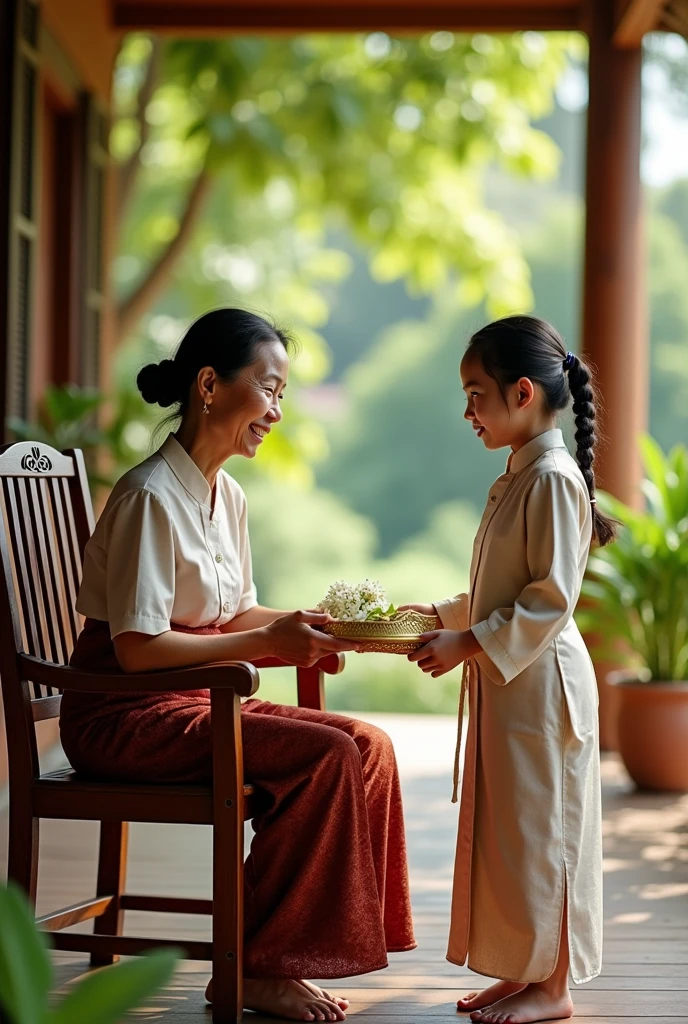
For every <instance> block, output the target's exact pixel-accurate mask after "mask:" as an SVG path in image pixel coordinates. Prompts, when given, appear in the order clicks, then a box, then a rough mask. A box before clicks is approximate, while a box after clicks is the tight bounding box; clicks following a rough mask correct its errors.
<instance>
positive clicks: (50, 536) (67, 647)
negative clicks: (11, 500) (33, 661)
mask: <svg viewBox="0 0 688 1024" xmlns="http://www.w3.org/2000/svg"><path fill="white" fill-rule="evenodd" d="M38 493H39V499H40V504H41V510H42V515H43V521H44V523H45V530H46V539H47V542H48V549H49V550H48V561H49V564H50V567H51V572H52V576H53V580H54V587H55V601H56V604H57V629H58V630H59V633H60V641H61V644H62V649H63V656H64V662H63V664H65V665H66V664H68V662H69V657H70V655H71V653H72V650H73V649H74V644H73V640H72V613H71V611H70V603H69V597H68V595H67V581H66V580H65V576H64V571H63V569H62V562H61V559H60V554H59V546H60V534H59V528H58V523H57V521H56V519H55V513H54V511H53V504H52V502H51V500H50V489H49V485H48V481H47V480H39V481H38Z"/></svg>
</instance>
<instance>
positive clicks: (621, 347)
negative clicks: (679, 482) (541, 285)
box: [583, 0, 649, 506]
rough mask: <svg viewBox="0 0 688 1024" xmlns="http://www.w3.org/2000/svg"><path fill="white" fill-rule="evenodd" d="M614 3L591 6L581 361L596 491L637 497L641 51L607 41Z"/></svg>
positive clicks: (642, 394)
mask: <svg viewBox="0 0 688 1024" xmlns="http://www.w3.org/2000/svg"><path fill="white" fill-rule="evenodd" d="M615 6H616V5H615V2H614V0H589V2H588V33H589V40H590V65H589V81H590V98H589V105H588V145H587V160H586V223H585V267H584V275H583V282H584V293H583V355H584V358H585V359H587V360H589V361H590V362H591V363H592V365H593V366H594V367H596V369H597V382H598V386H599V390H600V394H601V406H602V408H601V410H600V414H599V419H600V421H601V422H600V427H601V434H602V436H603V439H604V440H603V442H602V443H601V444H600V448H599V453H598V456H597V461H596V464H595V470H596V480H597V483H598V485H599V486H600V487H602V488H604V489H605V490H607V491H610V492H611V493H612V494H614V495H615V496H616V497H617V498H620V499H621V500H622V501H625V502H627V503H629V504H632V505H636V506H637V505H639V503H640V501H641V498H640V494H639V491H638V484H639V482H640V479H641V463H640V457H639V454H638V435H639V434H641V433H642V432H643V431H645V430H646V429H647V414H648V394H649V385H648V323H647V311H646V295H645V246H644V234H643V213H642V205H643V204H642V194H641V192H642V190H641V182H640V93H641V77H640V76H641V55H642V51H641V48H640V46H639V45H638V46H636V47H634V48H632V49H619V48H618V47H615V46H614V45H613V43H612V36H613V33H614V29H615V18H614V13H615Z"/></svg>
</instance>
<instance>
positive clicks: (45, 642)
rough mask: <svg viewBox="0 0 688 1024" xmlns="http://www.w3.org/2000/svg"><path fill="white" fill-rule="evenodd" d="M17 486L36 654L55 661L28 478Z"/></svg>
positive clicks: (19, 480)
mask: <svg viewBox="0 0 688 1024" xmlns="http://www.w3.org/2000/svg"><path fill="white" fill-rule="evenodd" d="M16 488H17V499H18V518H17V525H18V527H19V534H20V536H21V537H22V541H23V544H24V553H25V559H26V564H27V567H28V570H29V575H28V579H27V584H28V586H27V590H28V591H29V593H30V594H31V607H32V610H33V614H34V617H35V620H36V632H37V635H38V645H39V649H38V650H37V651H36V655H37V656H38V657H39V658H43V660H44V661H53V660H54V655H53V651H52V646H51V643H50V636H49V633H48V627H47V615H48V611H47V608H46V606H45V601H44V599H43V590H42V587H41V577H40V568H39V561H40V553H39V552H38V551H37V550H36V539H35V536H34V532H33V524H32V521H31V516H30V514H29V515H28V516H27V514H26V513H27V512H28V511H29V510H30V504H31V498H30V496H29V491H28V487H27V480H26V479H23V478H19V479H17V480H16Z"/></svg>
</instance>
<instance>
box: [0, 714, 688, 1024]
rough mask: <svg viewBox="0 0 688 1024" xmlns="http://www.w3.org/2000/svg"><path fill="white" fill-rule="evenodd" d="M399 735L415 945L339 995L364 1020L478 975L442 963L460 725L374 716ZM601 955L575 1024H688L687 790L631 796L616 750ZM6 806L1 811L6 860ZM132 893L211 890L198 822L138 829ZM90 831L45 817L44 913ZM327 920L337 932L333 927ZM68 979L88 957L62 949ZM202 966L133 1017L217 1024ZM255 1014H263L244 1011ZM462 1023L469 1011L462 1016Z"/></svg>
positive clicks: (340, 987) (79, 893) (73, 895)
mask: <svg viewBox="0 0 688 1024" xmlns="http://www.w3.org/2000/svg"><path fill="white" fill-rule="evenodd" d="M365 717H366V718H368V719H369V720H371V721H375V722H376V723H378V724H380V725H382V726H383V728H386V729H387V731H388V732H389V733H390V734H391V735H392V738H393V739H394V741H395V744H396V748H397V753H398V758H399V763H400V769H401V774H402V782H403V787H404V793H405V801H406V816H407V829H408V838H409V848H410V849H409V853H410V864H411V879H412V888H413V901H414V911H415V920H416V925H417V938H418V941H419V946H418V949H417V950H415V951H414V952H412V953H405V954H396V955H393V956H391V958H390V960H391V963H390V967H389V968H388V969H387V970H385V971H380V972H377V973H376V974H371V975H368V976H366V977H363V978H354V979H352V980H351V981H350V982H346V981H343V982H337V983H336V986H334V987H335V990H336V991H338V992H340V993H341V994H343V995H346V996H347V997H348V998H350V999H351V1009H350V1012H349V1015H350V1017H356V1016H358V1017H363V1018H365V1021H366V1024H390V1021H392V1020H393V1021H398V1022H400V1024H405V1022H408V1024H410V1022H411V1021H417V1020H419V1019H420V1018H426V1017H433V1018H445V1019H449V1018H454V1019H456V1013H455V999H456V997H457V995H459V994H461V993H465V992H467V991H469V990H471V989H473V988H475V987H476V984H480V983H481V979H478V978H476V977H475V976H471V975H470V972H468V971H467V970H462V969H459V968H456V967H454V966H452V965H451V964H449V963H447V961H446V960H445V959H444V953H445V942H446V935H447V923H448V907H449V899H450V886H451V874H452V862H453V853H454V840H455V830H456V813H457V812H456V808H455V807H452V805H451V804H450V802H449V796H450V790H451V783H450V771H451V763H452V757H453V741H454V736H455V723H454V721H453V720H452V719H449V718H443V717H430V716H427V717H415V716H402V715H398V716H397V715H369V716H365ZM603 780H604V835H605V956H604V970H603V974H602V976H601V977H600V978H598V979H596V980H595V981H594V982H592V983H590V984H589V985H586V986H583V987H582V988H580V989H578V990H576V991H575V992H574V1000H575V1004H576V1019H577V1020H579V1021H580V1022H581V1024H592V1022H596V1024H605V1022H609V1024H615V1022H620V1021H623V1020H630V1019H632V1018H642V1019H643V1021H644V1022H646V1024H669V1022H671V1024H677V1022H678V1021H684V1022H688V843H687V837H688V795H686V796H670V795H657V794H639V793H636V792H634V791H633V789H632V787H631V786H630V785H629V783H628V780H627V778H626V777H625V775H624V772H623V769H622V768H621V767H620V765H619V763H618V761H617V759H616V758H615V757H613V756H607V757H605V758H604V764H603ZM6 819H7V814H6V810H5V811H4V812H2V813H1V814H0V843H1V844H2V845H1V846H0V856H2V857H3V858H4V845H5V842H6V830H7V820H6ZM132 833H133V835H132V842H131V853H130V871H129V884H128V890H129V891H130V892H144V891H145V892H149V893H168V894H178V895H180V894H184V895H193V896H195V895H208V894H209V892H208V882H207V880H208V878H209V874H210V835H209V830H208V829H206V828H199V827H193V826H184V827H181V826H163V827H160V826H144V825H135V826H133V827H132ZM95 840H96V831H95V827H94V826H93V825H92V824H91V823H90V822H89V823H84V824H76V823H72V824H69V826H67V825H66V823H64V822H46V823H44V824H43V829H42V858H41V868H40V876H39V893H40V902H39V911H41V912H44V911H45V910H48V909H50V908H51V907H54V906H56V905H67V904H69V903H72V902H75V901H76V900H78V899H79V898H81V897H83V896H87V895H91V892H92V891H93V887H94V885H95V859H94V851H95ZM129 918H130V920H129V921H128V929H129V930H130V931H132V932H136V933H138V934H160V935H161V936H172V937H174V936H175V935H178V934H184V933H186V934H189V935H194V937H201V936H202V937H206V936H207V927H208V925H207V919H205V918H191V917H186V918H175V917H171V916H167V915H164V916H163V915H160V916H156V915H152V914H146V915H143V914H130V915H129ZM335 926H336V925H335V922H333V927H335ZM55 962H56V967H57V971H58V979H59V982H60V984H61V985H66V984H68V983H69V981H70V980H72V979H74V978H77V977H79V976H80V975H81V974H82V973H83V971H84V970H85V958H84V957H82V956H80V955H78V954H55ZM207 979H208V965H206V964H201V963H184V964H182V966H181V968H180V970H179V971H178V973H177V974H176V976H175V978H174V980H173V982H172V984H171V985H170V986H169V987H168V988H167V989H166V990H165V991H164V992H162V993H161V994H160V995H159V996H157V997H156V998H155V999H153V1000H151V1001H150V1002H149V1004H148V1005H147V1006H145V1007H144V1008H142V1009H140V1010H138V1011H137V1012H136V1013H135V1014H132V1015H131V1016H130V1017H129V1018H127V1019H130V1020H139V1021H164V1020H165V1019H169V1020H170V1021H172V1022H173V1024H201V1022H205V1024H209V1021H210V1014H209V1011H208V1009H207V1008H206V1007H205V1005H204V1000H203V991H204V988H205V984H206V982H207ZM246 1019H247V1020H253V1021H256V1024H259V1021H261V1020H263V1018H260V1017H258V1016H256V1015H253V1014H247V1016H246ZM464 1019H468V1018H464Z"/></svg>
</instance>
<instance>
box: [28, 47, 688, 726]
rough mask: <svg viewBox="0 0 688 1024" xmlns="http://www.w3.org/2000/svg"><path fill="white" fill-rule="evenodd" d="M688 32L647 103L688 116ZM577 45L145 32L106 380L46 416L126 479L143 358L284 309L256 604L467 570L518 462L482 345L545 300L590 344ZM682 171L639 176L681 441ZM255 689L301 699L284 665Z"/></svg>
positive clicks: (654, 396) (381, 661) (136, 436)
mask: <svg viewBox="0 0 688 1024" xmlns="http://www.w3.org/2000/svg"><path fill="white" fill-rule="evenodd" d="M687 50H688V47H686V44H685V43H684V42H683V41H682V40H680V39H679V37H675V36H673V37H672V36H667V37H662V38H661V39H660V37H648V41H647V43H646V52H645V65H646V68H645V70H646V75H645V81H646V105H647V103H648V102H650V101H651V99H652V93H653V91H654V93H655V94H656V93H657V91H659V92H660V93H662V98H663V101H664V103H665V104H668V105H671V104H672V103H673V104H675V105H676V113H677V115H678V114H680V113H681V112H683V113H685V107H684V109H683V111H681V104H684V105H685V102H686V101H685V90H684V88H683V85H684V84H685V82H684V79H685V67H686V56H687ZM585 61H586V50H585V43H584V40H583V39H582V37H580V36H577V35H565V34H545V35H543V34H540V33H533V32H526V33H521V34H517V35H513V36H485V35H473V36H458V35H453V34H452V33H449V32H436V33H434V34H432V35H427V36H423V37H421V38H416V39H413V38H405V39H403V40H401V39H393V38H390V37H389V36H387V35H385V34H383V33H379V32H378V33H373V34H371V35H367V36H366V35H359V36H323V35H321V36H307V37H296V38H293V39H280V40H277V39H267V38H263V39H251V38H241V39H223V40H213V41H203V40H189V41H168V42H165V43H163V42H161V41H160V40H157V39H155V38H151V37H148V36H143V35H136V36H130V37H128V38H127V39H126V40H125V42H124V44H123V47H122V50H121V54H120V58H119V61H118V65H117V71H116V78H115V96H116V110H117V115H118V116H117V119H116V122H115V124H114V127H113V132H112V150H113V154H114V156H115V159H116V160H117V162H118V165H119V175H120V181H119V185H120V187H119V197H118V202H119V210H118V224H119V241H118V250H117V253H116V256H115V258H114V261H113V266H112V274H113V280H114V288H115V290H116V294H117V295H118V297H119V309H118V325H117V350H116V359H115V369H114V385H113V391H112V394H111V395H109V396H89V395H86V396H83V395H82V396H81V399H80V400H81V404H82V406H83V409H82V410H81V412H79V411H78V409H77V406H78V405H79V396H78V395H74V394H72V395H71V396H70V395H64V394H62V395H60V394H57V395H55V394H53V395H52V397H51V396H50V395H49V396H48V399H49V403H48V404H49V405H50V408H47V409H46V413H45V417H44V419H43V422H42V424H41V429H43V430H44V431H47V432H48V434H50V431H51V430H52V431H53V433H54V431H55V417H57V419H58V420H59V418H60V416H62V418H63V420H66V423H67V426H66V428H65V426H64V423H63V425H62V427H61V429H62V435H61V436H63V435H64V431H65V429H66V430H67V434H66V436H68V437H70V438H71V437H72V436H73V434H74V429H72V428H73V427H74V422H73V421H74V419H75V417H76V420H77V424H76V429H77V433H78V431H79V429H80V428H81V427H83V435H84V443H85V444H86V445H87V446H88V445H89V444H90V445H103V444H105V445H106V446H107V448H108V450H109V452H110V456H111V467H112V474H111V475H110V476H111V478H113V477H116V476H118V475H119V474H120V473H121V472H123V471H124V470H125V469H126V468H128V466H130V465H133V464H134V463H135V462H137V461H140V460H141V459H142V458H145V457H146V455H147V454H148V453H149V452H150V451H151V450H153V448H154V447H155V446H156V441H157V442H159V440H160V439H159V438H157V439H156V438H155V437H154V436H153V435H152V427H153V426H154V425H155V421H156V419H160V418H161V415H160V413H159V410H158V415H157V416H156V412H155V411H154V410H153V409H151V407H148V406H145V405H144V404H143V402H142V401H141V400H140V398H139V396H138V394H137V392H136V390H135V386H134V381H135V377H136V372H137V370H138V368H139V367H140V366H141V365H143V363H145V362H147V361H150V359H151V358H156V359H159V358H163V357H165V356H167V355H168V354H169V353H170V351H171V350H173V349H174V347H175V346H176V344H177V342H178V341H179V339H180V337H181V335H182V333H183V331H184V328H185V326H186V325H187V324H188V322H189V321H190V320H191V319H193V318H194V317H195V316H198V315H199V314H200V313H202V312H204V311H205V310H207V309H208V308H211V307H213V306H217V305H221V304H223V305H224V304H227V305H229V304H236V305H241V306H245V307H249V308H251V309H254V310H257V311H259V312H260V311H266V312H268V313H269V314H271V315H272V316H274V317H276V318H277V319H278V320H279V321H281V322H283V323H286V324H287V325H288V326H290V327H291V328H292V329H293V330H294V332H295V334H296V335H297V336H298V338H299V339H300V341H301V353H300V355H299V357H298V358H297V359H296V360H295V362H294V365H293V380H292V383H291V385H290V388H289V396H288V400H287V402H286V404H285V413H286V415H285V420H284V422H283V425H282V427H281V428H280V430H279V431H276V432H274V433H273V434H272V435H271V436H270V438H269V439H268V441H267V442H266V443H265V444H264V446H263V448H262V449H261V452H260V455H259V457H258V458H257V459H256V460H255V461H254V462H252V463H248V462H246V461H241V460H238V461H236V462H232V463H230V464H229V465H228V467H227V468H228V469H229V471H230V472H231V473H232V474H233V475H235V476H236V477H237V478H238V479H239V480H240V482H241V483H242V485H243V486H244V488H245V489H246V492H247V495H248V500H249V509H250V529H251V535H252V546H253V555H254V563H255V578H256V582H257V585H258V590H259V597H260V600H261V601H262V602H263V603H265V604H268V605H275V606H277V607H284V608H290V607H294V606H311V605H313V604H314V603H316V602H317V601H318V600H319V599H320V598H321V597H322V596H323V594H324V592H325V590H326V589H327V586H328V585H329V583H331V582H332V581H333V580H335V579H337V578H348V579H350V580H356V579H358V578H362V577H363V576H373V577H375V578H378V579H380V580H381V581H382V582H383V584H384V585H385V587H386V588H387V592H388V595H389V598H390V600H392V601H394V602H395V603H396V604H399V603H402V602H405V601H409V600H417V601H428V600H433V599H436V598H439V597H442V596H446V595H449V594H452V593H456V592H458V591H459V590H461V589H463V588H464V587H465V585H466V580H467V574H468V565H469V559H470V550H471V546H472V540H473V535H474V532H475V529H476V526H477V522H478V519H479V516H480V512H481V510H482V506H483V501H484V495H485V492H486V490H487V488H488V487H489V484H490V483H491V481H492V480H493V479H494V478H495V476H497V475H498V474H499V473H500V472H501V471H502V467H503V463H504V458H503V453H496V454H493V455H490V454H489V453H486V452H484V451H483V450H482V449H479V448H477V447H476V442H475V438H474V437H473V436H472V434H471V432H470V431H468V430H467V429H465V425H464V424H463V421H462V415H463V401H462V394H461V392H460V384H459V377H458V365H459V360H460V356H461V352H462V350H463V347H464V345H465V342H466V340H467V338H468V336H469V335H470V333H471V330H472V329H474V328H475V327H477V326H479V325H480V323H481V322H482V321H484V320H485V319H486V318H487V317H490V316H494V315H499V314H502V313H506V312H513V311H515V310H529V309H532V310H535V311H536V312H537V313H538V314H539V315H542V316H545V317H547V318H549V319H551V320H552V321H553V322H554V323H555V324H556V325H557V326H558V327H559V329H560V330H561V331H562V332H563V334H564V336H565V337H566V339H567V340H568V342H569V344H570V346H571V347H572V348H576V347H577V345H578V332H579V312H580V270H581V254H582V227H583V198H582V196H583V162H584V152H583V147H584V133H585V101H586V97H585V74H584V69H585ZM650 134H651V133H650ZM651 145H652V139H651V137H649V136H648V146H649V147H651ZM649 178H650V179H654V180H655V181H656V180H657V179H658V178H659V179H661V178H662V175H661V174H660V175H657V174H654V175H652V174H650V175H649ZM664 179H666V183H662V184H659V185H658V184H648V186H647V204H648V212H649V230H648V235H649V239H648V261H649V298H650V310H651V339H652V344H651V366H650V368H649V374H650V394H651V432H652V434H653V435H654V437H655V438H656V439H657V440H658V441H659V443H660V444H661V445H662V446H663V447H665V448H668V447H669V446H671V445H672V444H674V443H675V442H676V441H678V440H682V439H683V440H685V439H686V437H687V436H688V429H687V427H688V344H687V340H688V288H687V287H686V281H688V177H686V178H683V177H682V176H681V175H680V174H677V173H674V174H673V175H671V174H666V175H664ZM93 401H95V403H96V405H97V404H98V402H99V401H100V402H103V403H104V412H105V417H104V422H105V424H106V427H104V428H103V430H102V431H101V432H99V433H98V434H97V435H94V433H93V431H91V432H90V433H89V432H88V430H87V424H88V422H89V415H90V413H91V411H92V409H93V407H94V406H93ZM70 417H71V420H70ZM15 426H16V429H17V433H21V430H22V427H21V425H19V424H16V425H15ZM25 429H27V430H28V433H29V434H30V433H31V430H30V429H29V428H25ZM31 429H33V430H34V434H33V435H32V436H36V434H35V427H34V425H32V428H31ZM70 429H71V431H72V432H71V433H70ZM106 482H107V477H102V478H100V479H95V478H94V481H93V483H94V486H98V485H99V484H102V483H106ZM262 692H263V693H264V695H265V696H266V697H271V698H273V699H280V700H293V698H294V694H293V687H292V685H291V683H290V682H289V681H288V680H287V679H286V677H285V676H284V675H283V674H280V673H276V674H274V675H273V674H266V675H265V679H264V682H263V683H262ZM456 695H457V679H456V673H453V674H451V675H449V676H447V677H445V678H444V679H442V680H437V681H433V680H428V679H426V678H425V677H424V676H423V675H422V674H421V673H420V672H419V671H418V670H417V669H416V668H415V667H414V666H411V665H409V664H408V663H407V662H406V661H405V659H401V658H393V657H385V656H363V657H359V656H351V657H350V658H349V662H348V665H347V669H346V672H345V673H344V674H343V675H342V676H340V677H338V678H337V679H335V680H331V681H330V682H329V684H328V700H329V704H330V706H332V707H338V708H358V709H370V710H399V711H404V710H407V711H451V710H453V708H454V707H455V703H456Z"/></svg>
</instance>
